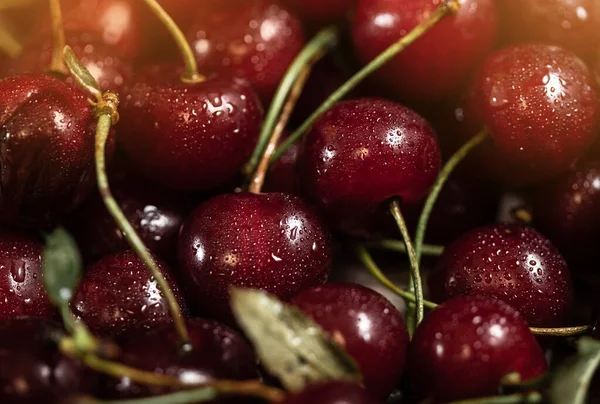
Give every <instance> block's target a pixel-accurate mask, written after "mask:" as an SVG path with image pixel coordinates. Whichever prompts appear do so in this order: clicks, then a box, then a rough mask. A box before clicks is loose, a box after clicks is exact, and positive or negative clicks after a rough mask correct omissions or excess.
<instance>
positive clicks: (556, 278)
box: [429, 225, 573, 327]
mask: <svg viewBox="0 0 600 404" xmlns="http://www.w3.org/2000/svg"><path fill="white" fill-rule="evenodd" d="M429 288H430V292H431V298H432V299H433V300H434V301H444V300H447V299H449V298H452V297H454V296H461V295H466V296H473V295H483V296H488V297H494V298H496V299H501V300H503V301H505V302H506V303H508V304H510V305H511V306H512V307H514V308H515V309H516V310H518V311H519V313H521V315H522V316H523V318H524V319H525V320H526V321H527V322H528V323H529V325H530V326H532V327H562V326H565V325H566V324H565V323H566V322H567V321H568V318H569V315H570V309H571V305H572V301H573V289H572V285H571V278H570V273H569V269H568V267H567V264H566V262H565V260H564V259H563V257H562V256H561V255H560V253H559V252H558V250H557V249H556V248H555V247H554V246H553V245H552V244H551V243H550V241H548V240H547V239H546V238H544V237H543V236H542V235H541V234H539V233H537V232H536V231H535V230H533V229H531V228H529V227H525V226H521V225H490V226H487V227H481V228H479V229H475V230H473V231H471V232H469V233H466V234H465V235H463V236H462V237H460V238H459V239H458V240H456V241H455V242H454V243H452V244H451V245H449V246H448V247H446V249H445V251H444V254H443V255H442V257H441V258H440V260H439V261H438V263H437V265H436V267H435V269H434V271H433V272H432V273H431V275H430V278H429Z"/></svg>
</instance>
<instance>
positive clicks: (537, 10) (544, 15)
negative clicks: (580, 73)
mask: <svg viewBox="0 0 600 404" xmlns="http://www.w3.org/2000/svg"><path fill="white" fill-rule="evenodd" d="M497 4H498V11H499V16H500V24H501V33H502V39H503V41H504V42H506V43H522V42H544V43H549V44H551V45H558V46H562V47H565V48H567V49H570V50H572V51H573V52H575V53H577V54H578V55H579V56H581V57H582V58H586V59H589V58H590V57H594V56H595V55H596V52H597V51H598V49H599V47H600V33H598V30H597V29H596V28H597V27H598V24H600V6H599V5H598V3H597V2H596V1H594V0H575V1H573V0H530V1H526V2H523V1H520V0H506V1H499V2H497Z"/></svg>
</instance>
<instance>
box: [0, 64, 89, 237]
mask: <svg viewBox="0 0 600 404" xmlns="http://www.w3.org/2000/svg"><path fill="white" fill-rule="evenodd" d="M0 106H1V108H0V110H1V111H2V113H0V133H1V136H0V138H1V139H2V140H1V145H2V150H3V157H2V170H1V171H2V175H1V176H0V186H1V188H2V193H1V196H0V223H2V225H4V226H6V225H19V226H34V225H47V224H48V223H51V222H53V221H54V220H56V219H57V217H59V216H60V215H62V214H63V213H65V212H68V211H69V210H71V209H72V208H73V207H75V206H76V205H77V204H78V203H79V202H80V201H81V200H82V199H83V198H84V197H85V196H86V195H87V193H88V191H89V189H90V186H91V185H92V182H91V181H90V179H91V177H92V176H93V174H94V171H93V170H94V131H95V129H94V128H95V122H94V119H93V117H92V112H91V108H90V106H89V104H88V103H87V101H86V98H85V96H84V94H83V93H82V92H80V91H79V90H78V89H76V88H74V87H72V86H70V85H68V84H66V83H64V82H62V81H60V80H58V79H55V78H53V77H50V76H45V75H20V76H15V77H10V78H7V79H4V80H2V81H0Z"/></svg>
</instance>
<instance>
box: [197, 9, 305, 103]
mask: <svg viewBox="0 0 600 404" xmlns="http://www.w3.org/2000/svg"><path fill="white" fill-rule="evenodd" d="M187 32H188V34H187V37H188V40H189V41H190V43H191V45H192V48H193V49H194V53H195V55H196V59H197V61H198V64H199V66H200V70H201V71H202V70H206V71H216V72H228V73H231V74H233V75H235V76H240V77H244V78H246V79H247V80H248V81H249V82H250V84H251V85H252V87H253V88H254V90H255V91H256V93H257V94H258V95H259V96H260V98H261V100H262V101H263V102H264V103H265V104H268V102H269V101H270V100H271V97H272V96H273V94H274V93H275V90H276V89H277V86H278V85H279V82H280V81H281V78H282V77H283V75H284V74H285V72H286V70H287V68H288V66H289V65H290V64H291V63H292V61H293V60H294V58H295V57H296V55H297V54H298V52H300V50H301V49H302V47H303V46H304V32H303V29H302V25H301V23H300V21H299V20H298V18H297V17H296V16H295V15H294V14H292V13H291V12H290V11H289V10H287V9H286V8H284V7H283V6H281V5H280V4H278V3H277V2H276V1H273V0H247V1H242V2H240V1H238V0H204V1H203V2H202V12H197V13H196V14H194V19H193V22H192V24H191V25H190V27H189V28H188V30H187Z"/></svg>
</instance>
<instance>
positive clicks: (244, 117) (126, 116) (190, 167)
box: [119, 65, 262, 191]
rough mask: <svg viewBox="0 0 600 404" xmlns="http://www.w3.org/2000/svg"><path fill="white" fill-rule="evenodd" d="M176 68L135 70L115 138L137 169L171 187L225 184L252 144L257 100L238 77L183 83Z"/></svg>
mask: <svg viewBox="0 0 600 404" xmlns="http://www.w3.org/2000/svg"><path fill="white" fill-rule="evenodd" d="M176 73H177V70H176V69H175V68H173V67H172V66H171V65H165V66H160V67H154V68H152V69H150V70H149V71H147V72H144V73H140V75H138V82H137V83H135V84H134V85H133V86H132V87H131V88H129V90H128V92H127V96H126V97H125V98H124V99H123V100H122V104H121V108H120V110H121V121H120V123H119V128H120V129H119V130H120V137H119V139H120V140H121V141H122V145H123V147H124V149H125V150H126V152H127V153H128V155H129V156H130V157H131V159H132V161H133V165H134V166H135V168H136V169H138V170H139V171H140V172H142V173H143V174H145V175H146V176H147V177H148V178H151V179H153V180H155V181H157V182H159V183H162V184H163V185H165V186H167V187H169V188H173V189H179V190H185V191H206V190H211V189H214V188H217V187H219V186H222V185H224V184H227V183H228V182H229V181H231V180H233V179H234V178H235V177H236V175H237V174H238V173H239V172H240V170H241V167H242V165H243V164H244V163H246V161H247V160H248V158H249V157H250V155H251V153H252V150H253V149H254V145H255V143H256V140H257V138H258V133H259V129H260V124H261V119H262V109H261V107H260V104H259V102H258V99H257V98H256V95H255V94H254V92H253V91H252V90H251V89H250V87H249V86H248V85H247V84H245V83H242V82H241V81H239V80H237V79H234V80H230V79H225V78H219V77H212V78H209V79H207V80H206V81H204V82H202V83H196V84H184V83H181V82H180V81H179V77H178V75H177V74H176ZM161 76H162V79H157V77H161Z"/></svg>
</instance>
